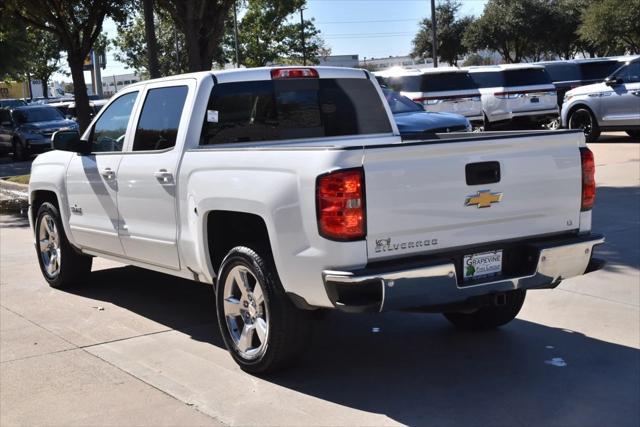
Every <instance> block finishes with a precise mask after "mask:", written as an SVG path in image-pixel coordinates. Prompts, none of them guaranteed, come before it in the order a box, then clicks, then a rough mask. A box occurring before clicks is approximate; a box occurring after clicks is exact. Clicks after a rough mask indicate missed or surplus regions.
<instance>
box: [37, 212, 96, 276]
mask: <svg viewBox="0 0 640 427" xmlns="http://www.w3.org/2000/svg"><path fill="white" fill-rule="evenodd" d="M35 233H36V238H37V241H36V252H37V254H38V262H39V264H40V270H41V271H42V275H43V276H44V278H45V280H46V281H47V282H48V283H49V285H50V286H51V287H53V288H66V287H71V286H74V285H79V284H81V283H82V282H83V281H84V280H85V279H86V278H87V276H88V274H89V273H90V272H91V264H92V261H93V258H91V257H90V256H86V255H82V254H80V253H79V252H77V251H76V250H75V249H74V248H73V247H72V246H71V244H70V243H69V241H68V240H67V236H66V234H65V233H64V228H63V227H62V221H61V219H60V212H59V211H58V208H57V207H56V206H55V205H53V204H52V203H49V202H44V203H43V204H42V205H40V208H39V209H38V213H37V217H36V229H35Z"/></svg>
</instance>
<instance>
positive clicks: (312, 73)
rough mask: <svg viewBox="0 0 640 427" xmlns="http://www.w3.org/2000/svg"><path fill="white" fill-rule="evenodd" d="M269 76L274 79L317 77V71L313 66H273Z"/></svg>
mask: <svg viewBox="0 0 640 427" xmlns="http://www.w3.org/2000/svg"><path fill="white" fill-rule="evenodd" d="M271 78H272V79H274V80H276V79H317V78H318V71H316V70H315V69H313V68H274V69H273V70H271Z"/></svg>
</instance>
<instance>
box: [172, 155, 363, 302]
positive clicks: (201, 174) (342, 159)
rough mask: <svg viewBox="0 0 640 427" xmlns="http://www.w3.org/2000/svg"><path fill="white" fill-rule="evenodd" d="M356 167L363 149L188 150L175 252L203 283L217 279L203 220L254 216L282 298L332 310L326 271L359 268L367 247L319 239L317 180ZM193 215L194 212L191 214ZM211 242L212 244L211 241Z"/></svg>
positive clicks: (353, 243) (180, 177)
mask: <svg viewBox="0 0 640 427" xmlns="http://www.w3.org/2000/svg"><path fill="white" fill-rule="evenodd" d="M361 165H362V150H348V151H340V150H332V149H315V150H313V149H305V148H304V147H303V148H299V149H292V148H288V149H277V148H273V147H271V148H264V149H256V148H251V149H233V148H230V149H224V148H221V149H218V148H211V149H194V150H189V151H187V152H186V153H185V155H184V158H183V166H182V168H181V170H180V176H179V193H180V194H184V197H181V203H180V206H179V209H180V215H179V216H180V219H181V224H180V227H181V239H180V252H181V254H182V258H183V260H185V262H186V264H187V266H188V267H189V268H190V269H192V270H194V271H197V272H199V273H202V274H203V275H204V276H205V277H206V278H207V280H208V281H210V280H213V279H214V278H215V276H216V272H215V271H214V268H213V266H212V265H211V260H210V257H209V248H208V242H207V238H206V236H207V215H208V214H209V213H210V212H212V211H216V210H225V211H237V212H244V213H250V214H255V215H258V216H260V217H261V218H262V219H263V220H264V222H265V224H266V226H267V231H268V233H269V239H270V242H269V243H270V245H271V249H272V252H273V256H274V261H275V264H276V268H277V270H278V274H279V276H280V279H281V281H282V284H283V286H284V288H285V290H286V291H288V292H293V293H296V294H298V295H300V296H302V297H304V298H305V299H306V300H307V302H308V303H309V304H312V305H316V306H327V307H328V306H331V303H330V301H329V300H328V298H327V296H326V292H325V290H324V285H323V282H322V271H323V270H324V269H327V268H335V267H345V268H360V267H363V266H364V265H365V264H366V262H367V254H366V243H365V241H364V240H362V241H356V242H346V243H345V242H333V241H330V240H327V239H325V238H322V237H320V235H319V234H318V229H317V221H316V201H315V185H316V178H317V176H318V175H320V174H323V173H326V172H329V171H331V170H336V169H343V168H351V167H356V166H361ZM196 211H197V213H196ZM214 242H215V237H214Z"/></svg>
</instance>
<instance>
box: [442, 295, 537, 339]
mask: <svg viewBox="0 0 640 427" xmlns="http://www.w3.org/2000/svg"><path fill="white" fill-rule="evenodd" d="M525 296H526V291H525V290H516V291H510V292H507V293H506V294H505V299H506V301H505V304H503V305H492V306H486V307H481V308H478V309H477V310H476V311H473V312H471V313H467V312H462V313H444V317H446V318H447V320H449V321H450V322H451V323H453V324H454V325H455V326H456V327H457V328H460V329H464V330H484V329H494V328H497V327H499V326H502V325H506V324H507V323H509V322H511V321H512V320H513V319H515V317H516V316H517V315H518V313H519V312H520V309H521V308H522V305H523V304H524V299H525Z"/></svg>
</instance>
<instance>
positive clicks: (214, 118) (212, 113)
mask: <svg viewBox="0 0 640 427" xmlns="http://www.w3.org/2000/svg"><path fill="white" fill-rule="evenodd" d="M207 121H208V122H209V123H218V110H207Z"/></svg>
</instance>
